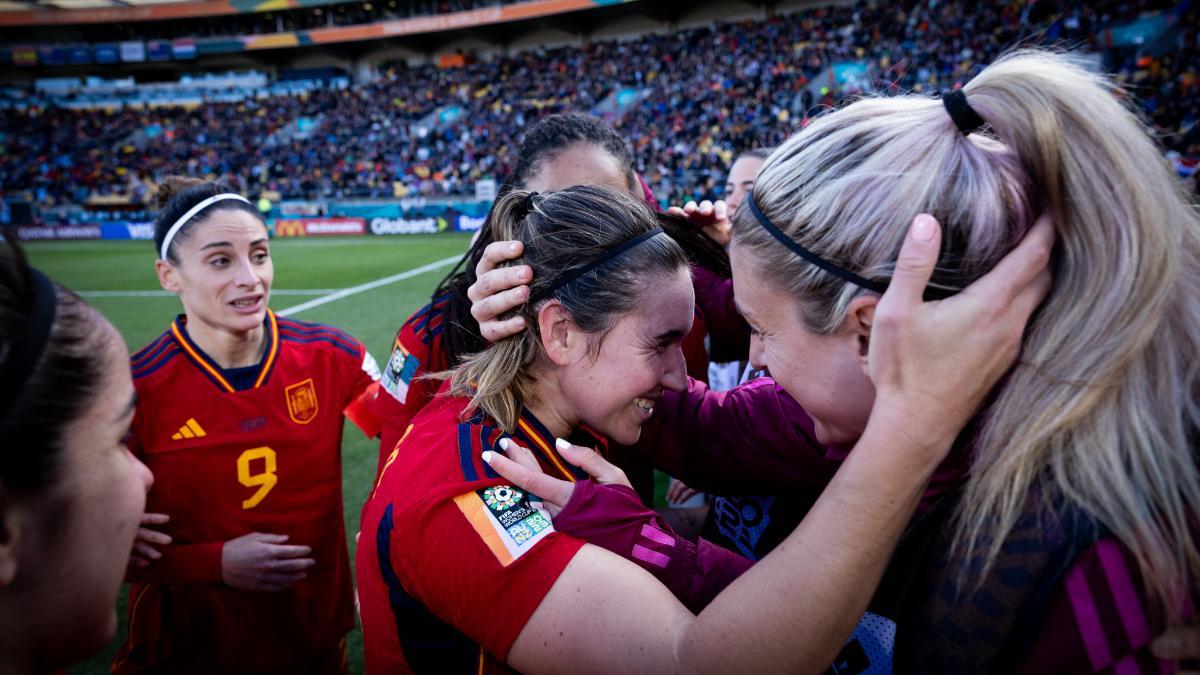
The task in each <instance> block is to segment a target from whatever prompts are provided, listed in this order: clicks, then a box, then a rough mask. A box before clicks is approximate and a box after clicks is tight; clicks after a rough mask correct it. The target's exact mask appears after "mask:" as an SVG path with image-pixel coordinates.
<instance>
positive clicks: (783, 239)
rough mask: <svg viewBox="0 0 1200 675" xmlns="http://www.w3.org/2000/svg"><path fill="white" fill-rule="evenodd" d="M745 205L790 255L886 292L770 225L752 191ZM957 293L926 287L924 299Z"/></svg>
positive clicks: (881, 285) (884, 286)
mask: <svg viewBox="0 0 1200 675" xmlns="http://www.w3.org/2000/svg"><path fill="white" fill-rule="evenodd" d="M746 204H747V205H748V206H749V207H750V213H752V214H754V219H755V220H757V221H758V224H759V225H761V226H762V228H763V229H764V230H766V231H767V232H769V233H770V235H771V236H772V237H774V238H775V239H776V240H778V241H779V243H781V244H783V245H784V246H786V247H787V248H788V249H789V250H790V251H791V252H792V253H795V254H796V255H798V256H800V257H801V258H803V259H804V260H805V261H806V262H808V263H811V264H813V265H816V266H817V267H820V268H821V269H823V270H825V271H826V272H829V273H830V274H832V275H834V276H835V277H838V278H839V279H842V280H843V281H848V282H850V283H852V284H854V285H855V286H858V287H859V288H865V289H867V290H868V291H875V292H876V293H880V294H882V293H884V292H885V291H887V287H888V282H887V281H875V280H872V279H867V278H866V277H863V276H860V275H858V274H855V273H854V272H851V271H850V270H848V269H846V268H845V267H842V266H841V265H838V264H836V263H834V262H832V261H829V260H826V259H825V258H822V257H821V256H819V255H817V254H816V253H813V252H812V251H810V250H808V249H807V248H805V247H804V246H802V245H801V244H800V242H798V241H796V240H795V239H792V238H791V237H789V236H787V235H786V234H784V232H783V230H781V229H779V228H778V227H777V226H776V225H775V223H772V222H771V220H770V219H769V218H767V216H766V215H765V214H763V212H762V210H761V209H760V208H759V207H758V199H757V198H756V197H755V196H754V191H753V190H751V191H750V194H749V197H748V199H747V200H746ZM957 292H958V291H955V290H951V289H947V288H940V287H937V286H926V287H925V293H924V297H925V299H926V300H941V299H943V298H948V297H950V296H951V295H954V294H955V293H957Z"/></svg>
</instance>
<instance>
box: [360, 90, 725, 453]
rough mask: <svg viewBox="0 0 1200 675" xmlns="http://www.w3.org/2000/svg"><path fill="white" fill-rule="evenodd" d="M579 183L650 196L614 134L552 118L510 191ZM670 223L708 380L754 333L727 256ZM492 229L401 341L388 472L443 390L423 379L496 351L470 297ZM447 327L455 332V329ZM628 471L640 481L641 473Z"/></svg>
mask: <svg viewBox="0 0 1200 675" xmlns="http://www.w3.org/2000/svg"><path fill="white" fill-rule="evenodd" d="M572 185H599V186H603V187H607V188H610V189H613V190H619V191H622V192H625V193H627V194H630V195H633V196H635V197H643V196H644V192H643V191H644V187H643V185H642V183H641V182H640V181H639V180H638V177H637V175H636V173H635V172H634V167H633V156H632V154H631V153H630V152H629V149H628V148H627V147H626V145H625V142H624V140H622V139H621V137H620V136H619V135H618V134H617V133H616V132H615V131H613V129H612V128H611V127H609V126H608V125H607V124H605V123H604V122H603V121H602V120H600V119H598V118H596V117H593V116H591V115H584V114H574V113H573V114H562V115H551V116H549V117H547V118H546V119H544V120H542V121H540V122H539V123H537V124H536V125H534V126H533V128H531V129H530V131H529V133H528V134H527V135H526V138H525V140H524V142H523V143H522V144H521V147H520V149H519V151H518V154H517V162H516V165H515V166H514V167H513V169H512V171H511V172H510V175H509V176H508V177H507V179H506V180H505V185H504V187H503V188H502V190H501V193H502V194H504V193H507V192H508V191H511V190H514V189H520V190H533V191H535V192H548V191H552V190H559V189H562V188H565V187H569V186H572ZM662 218H663V220H664V227H665V228H667V229H668V232H669V233H671V235H672V236H673V237H674V238H676V239H677V240H678V241H679V242H680V243H681V244H682V245H683V246H684V248H685V251H686V252H687V253H688V256H689V258H690V259H691V261H692V262H693V264H694V270H695V284H696V298H697V322H696V326H695V327H694V328H693V330H692V332H691V333H689V335H688V339H687V340H686V341H685V343H684V352H685V355H686V356H687V358H688V372H689V374H691V375H693V376H695V377H697V378H699V379H701V380H703V379H706V378H707V373H708V360H709V357H710V355H711V356H712V357H713V358H714V359H717V360H725V361H728V360H736V359H738V358H745V354H746V351H747V350H748V348H749V327H748V326H746V324H745V322H744V321H743V320H742V319H741V317H740V316H738V315H737V312H736V311H735V310H734V309H733V306H732V302H731V295H732V292H731V290H730V282H729V275H730V273H729V264H728V263H729V261H728V256H727V255H726V253H725V251H724V250H723V249H722V248H721V247H720V246H719V245H717V244H716V242H714V241H712V240H711V239H709V238H708V237H707V236H705V235H703V234H702V233H701V232H700V231H699V230H698V229H696V228H693V227H692V226H690V225H688V224H687V223H686V222H684V221H683V220H682V219H677V218H673V217H669V216H662ZM486 228H487V226H486V225H485V230H484V231H483V232H482V233H481V235H480V237H479V238H478V240H476V242H475V243H474V244H473V245H472V247H471V249H470V250H469V251H468V252H467V254H466V255H465V256H464V258H463V262H464V263H466V265H467V269H466V270H463V271H461V272H460V271H459V270H458V268H457V267H456V268H455V270H454V271H453V272H451V274H450V275H449V276H447V278H446V279H445V280H443V281H442V283H441V284H439V286H438V288H437V289H436V290H435V291H434V294H433V299H432V300H431V302H430V303H429V304H428V305H425V306H424V307H422V308H421V309H419V310H417V311H416V312H415V313H414V314H413V315H412V316H411V317H409V319H408V320H407V321H405V323H404V325H403V326H401V328H400V330H399V331H398V332H397V334H396V341H395V344H394V346H393V350H392V354H391V357H390V358H389V359H388V363H387V365H386V366H385V368H384V372H383V383H382V384H383V388H384V389H385V390H386V391H387V392H388V393H390V394H391V396H390V397H389V396H383V395H381V396H380V397H379V399H378V401H377V405H379V406H380V408H379V412H378V413H377V414H378V416H379V417H380V419H381V420H382V421H383V424H384V427H383V433H382V436H381V439H380V441H381V442H380V466H382V463H383V461H384V459H385V458H386V457H387V455H388V453H390V452H391V451H392V449H393V448H394V447H395V445H396V441H398V440H399V439H400V437H401V436H403V434H404V431H405V430H406V429H407V427H408V424H409V422H410V421H411V420H412V418H413V416H414V415H416V413H417V412H418V411H420V410H421V408H423V407H424V406H425V405H426V404H427V403H428V402H429V401H430V400H431V399H432V398H433V396H434V394H435V393H436V392H437V389H438V383H437V381H436V380H431V379H427V378H424V377H422V376H423V375H425V374H429V373H437V372H441V371H444V370H448V369H450V368H452V367H453V366H455V365H456V364H457V363H459V361H460V360H461V359H462V358H463V357H465V356H467V355H469V354H472V353H474V352H477V351H479V350H481V349H483V348H484V347H485V346H486V344H487V342H486V338H488V337H489V336H488V335H487V334H486V333H483V334H481V333H480V332H479V331H478V330H476V329H477V325H476V323H475V320H474V319H473V318H472V317H471V312H470V308H471V298H468V296H467V288H468V286H470V285H471V284H472V283H473V282H474V281H475V277H474V269H475V266H476V264H477V263H478V262H479V257H480V255H481V253H482V251H483V250H484V249H485V248H486V247H487V245H488V244H490V243H491V242H492V241H493V239H492V237H491V232H490V231H489V230H488V229H486ZM460 264H462V263H460ZM447 326H455V327H456V329H454V330H447ZM706 335H707V336H708V338H709V339H708V347H707V348H706V347H705V336H706ZM627 468H628V469H630V470H631V473H632V470H633V467H627Z"/></svg>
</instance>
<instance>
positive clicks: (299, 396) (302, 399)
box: [286, 377, 317, 424]
mask: <svg viewBox="0 0 1200 675" xmlns="http://www.w3.org/2000/svg"><path fill="white" fill-rule="evenodd" d="M286 391H287V406H288V415H289V416H290V417H291V418H292V421H293V422H295V423H296V424H308V423H309V422H311V421H313V419H315V418H316V416H317V388H316V387H315V386H314V385H313V381H312V378H311V377H310V378H308V379H307V380H304V381H303V382H297V383H296V384H293V385H291V386H290V387H288V388H287V390H286Z"/></svg>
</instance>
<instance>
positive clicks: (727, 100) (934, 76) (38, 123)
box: [0, 0, 1200, 206]
mask: <svg viewBox="0 0 1200 675" xmlns="http://www.w3.org/2000/svg"><path fill="white" fill-rule="evenodd" d="M1171 4H1173V3H1170V2H1165V1H1160V0H1147V1H1144V2H1143V1H1139V2H1126V1H1119V2H1116V1H1114V2H1100V3H1075V2H1069V3H1068V2H1038V3H1035V4H1034V5H1029V4H1028V3H1025V2H1006V3H1001V4H999V5H996V4H988V5H986V6H983V7H981V6H980V5H979V4H978V3H967V2H961V1H958V0H952V1H950V2H938V3H918V4H915V5H913V4H911V3H886V4H879V5H876V6H868V5H863V4H860V5H856V6H838V7H819V8H813V9H806V10H804V11H802V12H797V13H794V14H781V15H778V16H774V17H771V18H770V19H767V20H755V21H739V22H731V23H722V24H717V25H716V26H715V27H704V28H696V29H690V30H684V31H677V32H674V33H670V34H665V35H659V34H654V35H646V36H642V37H640V38H638V39H636V40H631V41H621V42H615V41H597V42H594V43H591V44H589V45H587V46H584V47H575V46H572V47H558V48H553V49H538V50H531V51H525V52H519V53H515V54H511V55H508V56H504V57H498V58H495V59H488V60H480V61H477V62H473V63H468V64H467V65H465V66H464V67H461V68H438V67H437V66H436V65H434V64H425V65H420V66H409V65H406V64H389V65H385V66H384V67H383V68H382V69H381V74H382V77H380V78H379V80H378V81H376V82H371V83H363V84H355V85H354V86H353V87H352V88H349V89H341V88H338V87H335V86H326V87H319V88H315V89H311V90H308V91H304V92H299V93H295V94H283V93H276V94H275V95H271V96H268V97H266V98H262V99H259V98H258V96H259V95H260V94H262V93H263V92H261V91H258V90H242V91H236V92H231V94H232V95H234V96H238V97H241V99H242V100H240V101H234V102H217V101H207V102H205V103H204V104H203V105H202V106H201V107H200V108H199V110H198V112H193V111H191V110H183V109H167V108H162V107H158V106H157V105H156V106H155V107H153V108H150V109H141V108H140V107H139V108H136V109H132V108H120V109H118V110H115V111H108V110H106V111H105V112H103V113H99V114H98V113H96V112H95V111H93V110H71V109H66V108H64V107H62V106H63V105H65V104H68V103H69V104H72V105H77V104H79V103H81V102H83V101H82V100H76V101H47V100H45V99H44V98H41V97H33V100H31V101H23V102H22V104H28V108H27V109H24V110H21V109H11V108H9V109H2V110H0V127H2V128H4V129H5V130H7V131H10V132H11V134H10V138H9V139H8V140H7V141H6V146H7V147H5V152H0V190H5V191H6V192H7V191H10V190H12V191H15V192H17V193H20V194H22V195H23V194H24V193H26V192H29V193H30V194H31V196H32V197H34V198H35V201H37V202H38V203H39V205H42V206H45V205H46V204H47V203H49V202H53V203H64V202H66V203H83V202H84V201H86V199H87V198H88V197H89V196H90V195H108V194H113V193H119V194H126V193H133V192H136V191H135V190H130V189H129V188H128V186H127V183H128V180H127V179H126V177H125V176H120V175H116V174H117V171H118V169H124V171H125V174H126V176H135V175H136V176H139V177H141V176H143V175H144V176H147V177H149V179H150V180H151V182H152V181H153V180H155V179H161V178H163V177H164V176H166V175H169V174H173V173H188V174H192V175H206V176H207V175H211V176H212V177H214V178H215V177H219V176H222V175H226V174H237V176H236V177H237V179H238V180H239V181H240V183H239V185H238V187H239V189H241V190H242V191H244V192H247V193H257V192H259V191H260V190H261V189H262V188H264V187H265V188H268V189H271V190H275V191H278V192H280V193H281V194H282V195H283V196H284V197H285V198H328V197H350V196H355V197H375V198H388V197H391V196H392V195H393V194H394V193H395V189H394V188H395V187H396V185H397V184H398V185H400V186H402V187H403V188H404V190H405V191H406V192H407V193H409V194H411V195H413V196H418V195H420V196H442V195H470V194H473V187H474V182H475V181H476V180H479V179H481V178H500V177H503V176H505V175H507V174H508V173H509V171H510V170H511V167H512V166H513V164H514V162H515V161H516V160H515V158H514V157H513V153H514V151H515V149H516V148H517V146H518V145H519V142H520V139H521V137H522V135H523V134H524V133H525V132H526V130H528V129H530V128H532V126H533V125H534V124H535V123H536V122H537V121H538V120H539V119H541V118H543V117H545V116H547V115H550V114H554V113H558V112H563V111H567V110H591V109H595V108H597V107H598V106H600V104H601V103H604V102H606V101H610V100H612V101H615V100H617V99H619V98H621V95H624V94H625V93H632V94H634V96H633V98H632V99H630V100H632V101H633V103H629V104H627V105H626V107H622V108H620V109H618V110H615V111H614V115H615V117H614V122H613V124H614V126H615V127H616V129H617V131H618V132H619V133H620V134H621V135H622V137H624V138H626V139H628V141H629V142H630V143H631V144H632V150H633V154H634V164H635V168H636V169H637V170H638V172H639V173H640V174H642V175H643V176H645V177H646V179H647V181H648V182H649V183H650V186H651V187H652V188H653V191H654V193H655V194H656V195H657V196H658V197H659V198H660V199H662V200H663V205H666V204H684V203H686V202H687V201H689V200H695V201H697V202H699V201H702V200H703V199H713V198H715V197H716V196H717V195H718V193H719V192H720V186H721V181H723V179H724V175H725V171H726V168H727V167H728V166H729V163H730V162H731V161H732V160H733V159H734V157H733V156H732V154H731V152H732V149H734V148H745V147H755V146H763V145H772V144H776V143H778V142H779V141H782V140H783V139H784V138H785V137H786V136H787V135H788V134H789V133H791V132H792V131H793V130H794V129H795V128H796V127H797V123H798V122H799V121H801V120H803V119H804V118H805V117H808V116H812V115H815V114H817V113H819V112H820V108H814V107H813V101H814V100H816V101H820V100H822V99H824V100H826V101H827V102H828V103H829V104H832V103H834V102H836V101H838V100H840V99H842V98H843V97H845V96H847V95H851V94H857V93H861V92H863V91H868V92H869V91H879V92H883V93H889V94H890V93H898V92H903V91H918V92H925V93H928V92H931V91H935V90H948V89H952V88H954V87H955V86H959V85H961V84H963V83H965V82H967V81H968V80H969V79H970V77H971V76H972V75H973V74H975V73H977V72H978V71H979V69H980V68H981V67H982V65H983V64H985V63H989V62H991V61H992V60H994V59H995V57H996V56H998V55H999V54H1000V53H1001V51H1002V50H1003V49H1005V48H1007V47H1008V46H1010V45H1012V44H1014V43H1018V42H1021V43H1028V42H1031V41H1044V42H1050V43H1055V44H1057V43H1060V42H1065V43H1066V44H1068V45H1074V44H1079V43H1080V42H1083V43H1084V44H1085V45H1086V46H1088V47H1090V48H1092V49H1095V50H1096V51H1098V52H1105V55H1106V59H1108V62H1109V63H1111V67H1112V68H1113V69H1114V71H1115V72H1116V73H1117V74H1118V75H1119V76H1120V78H1121V81H1122V82H1123V84H1125V86H1127V87H1128V88H1129V89H1130V92H1131V93H1132V94H1133V95H1135V96H1137V97H1138V98H1140V99H1143V100H1144V101H1145V108H1146V110H1147V111H1148V113H1149V114H1150V117H1151V119H1152V120H1153V122H1154V124H1155V125H1156V127H1158V128H1159V129H1160V130H1161V131H1162V132H1163V141H1164V143H1165V144H1166V145H1167V147H1168V148H1169V149H1174V150H1177V151H1179V152H1181V153H1184V154H1185V155H1187V156H1195V155H1197V154H1200V149H1198V148H1197V145H1200V144H1198V142H1197V139H1198V137H1197V134H1200V130H1197V125H1196V124H1195V121H1196V119H1197V117H1198V115H1200V107H1198V104H1197V93H1196V92H1197V86H1196V72H1195V68H1194V67H1193V65H1192V64H1193V63H1194V62H1195V61H1196V59H1195V58H1189V57H1188V55H1189V54H1194V53H1195V39H1196V31H1195V30H1194V26H1195V25H1196V19H1195V17H1196V12H1197V10H1196V9H1189V10H1187V13H1186V14H1183V15H1182V16H1180V17H1179V18H1180V23H1182V25H1184V26H1187V27H1189V28H1190V29H1187V30H1181V31H1179V37H1178V44H1177V45H1174V46H1175V47H1176V48H1173V49H1169V50H1168V54H1169V55H1168V56H1165V57H1151V56H1146V55H1140V54H1125V53H1124V52H1122V51H1120V50H1115V51H1114V50H1107V51H1105V50H1106V47H1105V44H1104V37H1103V31H1104V29H1105V28H1107V27H1109V26H1111V25H1113V24H1115V23H1120V22H1122V21H1126V20H1129V19H1131V18H1133V17H1135V16H1137V14H1138V13H1139V12H1141V11H1146V10H1154V9H1159V8H1162V7H1164V6H1169V5H1171ZM373 6H374V5H373ZM379 7H380V8H383V7H385V5H384V4H382V3H380V4H379ZM398 9H402V7H398ZM426 9H432V7H427V8H426ZM304 11H307V12H309V13H311V10H304ZM347 11H349V10H347ZM380 11H382V10H380ZM331 12H332V14H334V15H335V16H336V15H337V12H336V10H332V11H331ZM713 53H720V54H723V55H725V62H726V63H728V64H729V67H728V68H723V69H720V70H714V69H713V67H712V61H711V55H712V54H713ZM1172 53H1174V54H1177V56H1173V55H1170V54H1172ZM846 62H852V63H858V64H861V66H862V68H863V72H862V76H861V77H859V78H857V79H854V78H845V77H843V79H842V80H831V79H830V75H829V74H830V72H831V69H832V67H833V66H834V65H835V64H839V63H846ZM1139 62H1141V63H1142V65H1139ZM822 89H824V90H825V93H822ZM193 97H195V98H196V99H198V98H199V97H200V94H196V93H193ZM78 98H80V99H87V98H88V97H87V95H81V96H79V97H78ZM119 100H120V99H117V100H116V101H117V102H115V103H113V104H112V105H114V106H115V105H119ZM110 107H111V106H110ZM300 118H304V119H308V120H313V121H314V124H315V130H314V131H313V132H311V134H310V135H307V136H304V137H300V136H297V135H294V134H292V133H291V132H290V131H289V128H290V127H293V126H294V123H295V121H296V120H297V119H300ZM155 125H157V126H158V127H160V128H161V129H162V131H163V133H162V134H161V135H158V136H155V137H153V138H150V137H148V136H146V135H145V134H144V133H143V132H144V130H145V129H147V128H151V127H154V126H155ZM139 180H142V179H141V178H139ZM144 182H145V181H144V180H143V183H144ZM39 193H41V194H39Z"/></svg>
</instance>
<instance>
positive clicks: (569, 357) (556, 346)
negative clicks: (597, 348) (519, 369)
mask: <svg viewBox="0 0 1200 675" xmlns="http://www.w3.org/2000/svg"><path fill="white" fill-rule="evenodd" d="M537 318H538V329H539V331H540V333H541V339H542V349H544V350H545V351H546V356H548V357H550V360H551V361H552V362H553V363H554V365H557V366H565V365H567V364H569V363H572V362H574V361H575V360H577V359H578V358H579V356H580V355H581V354H583V353H586V350H587V345H586V341H585V339H584V338H585V336H584V334H583V332H582V331H580V330H579V327H578V326H576V325H575V321H574V320H572V319H571V315H570V314H568V313H567V310H566V309H565V308H564V307H563V306H562V303H560V302H559V301H558V300H550V301H549V302H547V303H546V304H544V305H542V308H541V309H539V310H538V313H537ZM581 348H582V351H581Z"/></svg>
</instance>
